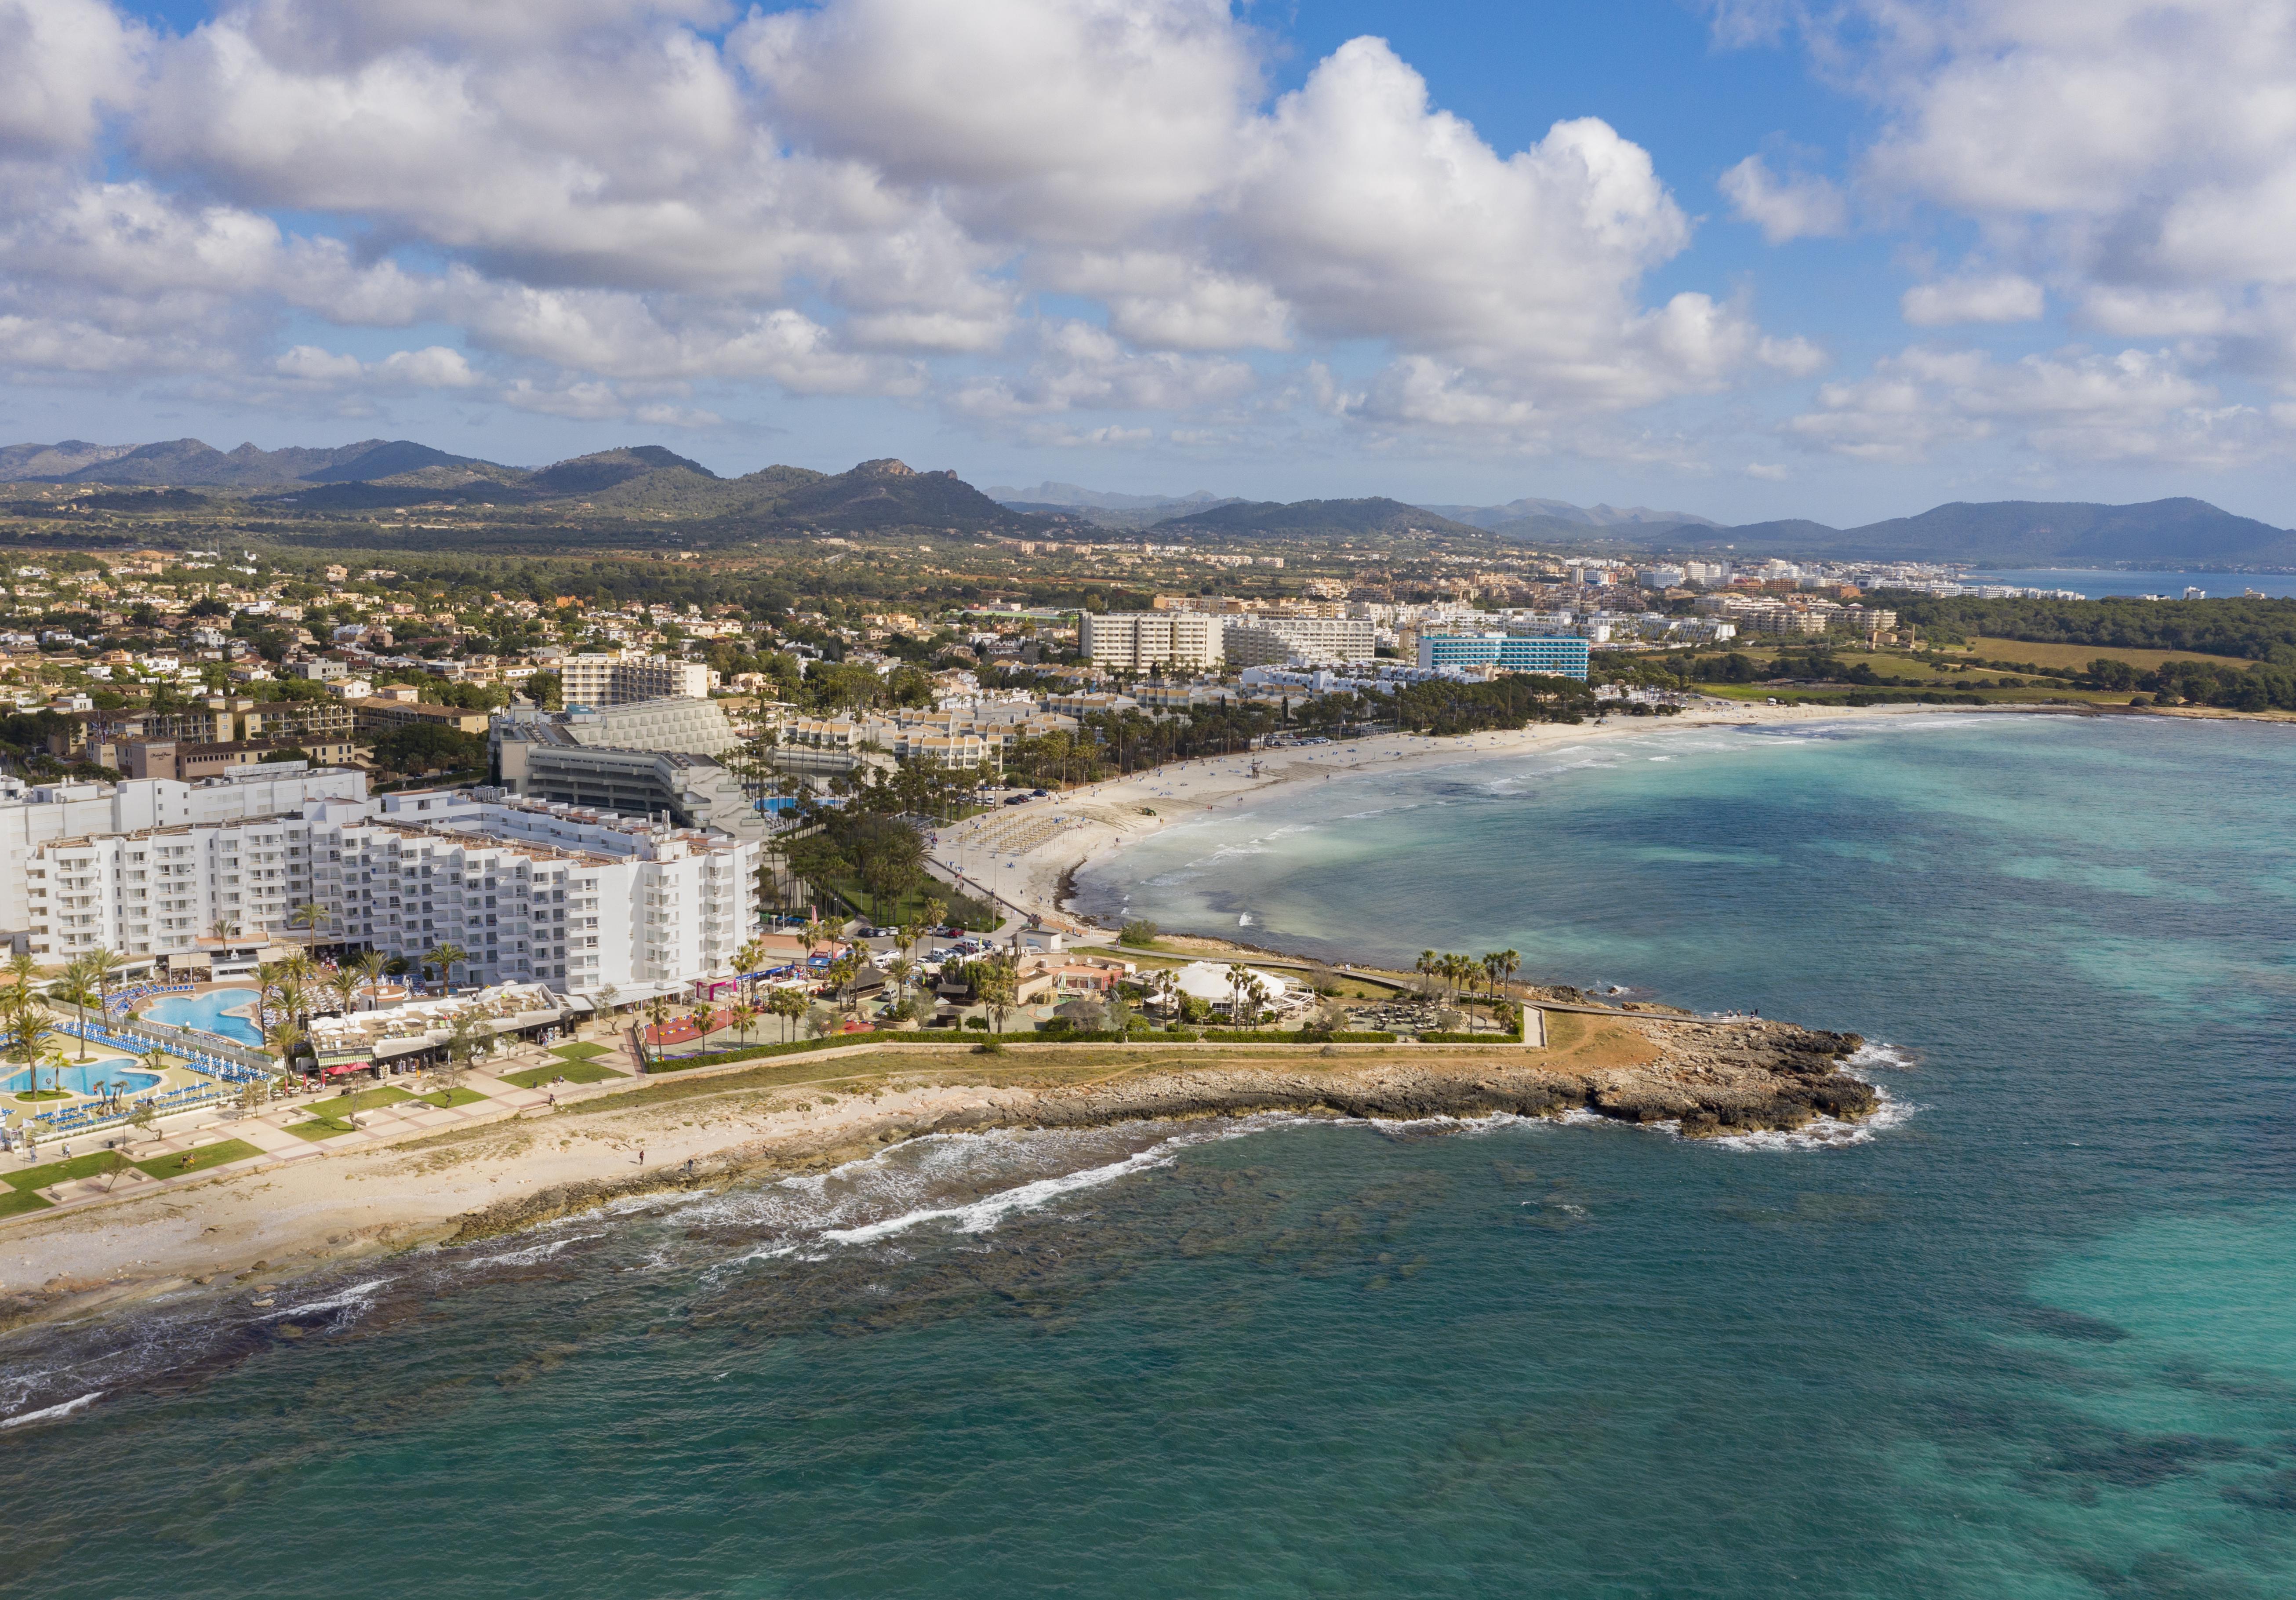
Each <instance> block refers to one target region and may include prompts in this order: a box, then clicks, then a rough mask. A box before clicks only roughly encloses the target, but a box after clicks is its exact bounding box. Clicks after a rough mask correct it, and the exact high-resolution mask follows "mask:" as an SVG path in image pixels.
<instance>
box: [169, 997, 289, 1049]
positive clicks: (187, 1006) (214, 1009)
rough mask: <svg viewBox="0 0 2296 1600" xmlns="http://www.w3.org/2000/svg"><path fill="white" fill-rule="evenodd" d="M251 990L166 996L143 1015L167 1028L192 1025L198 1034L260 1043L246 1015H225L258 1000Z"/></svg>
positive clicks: (255, 1043) (260, 1033) (257, 1032)
mask: <svg viewBox="0 0 2296 1600" xmlns="http://www.w3.org/2000/svg"><path fill="white" fill-rule="evenodd" d="M257 999H258V996H257V994H256V992H255V990H253V989H209V991H208V992H207V993H206V994H204V995H169V996H168V997H167V998H165V999H163V1000H154V1001H153V1002H152V1004H151V1005H147V1006H145V1007H144V1008H143V1014H144V1016H145V1017H147V1018H148V1019H150V1020H151V1021H152V1022H165V1023H166V1024H168V1026H169V1027H170V1028H196V1029H198V1030H200V1031H201V1032H202V1033H212V1034H214V1035H215V1036H216V1037H217V1038H227V1039H231V1040H233V1041H234V1042H235V1043H237V1044H242V1045H260V1044H262V1043H263V1033H262V1030H259V1029H258V1028H257V1027H256V1025H255V1023H254V1022H253V1021H252V1020H250V1018H247V1017H227V1016H225V1015H224V1013H225V1012H226V1011H234V1010H237V1009H239V1008H240V1007H242V1006H251V1005H254V1004H255V1002H256V1000H257Z"/></svg>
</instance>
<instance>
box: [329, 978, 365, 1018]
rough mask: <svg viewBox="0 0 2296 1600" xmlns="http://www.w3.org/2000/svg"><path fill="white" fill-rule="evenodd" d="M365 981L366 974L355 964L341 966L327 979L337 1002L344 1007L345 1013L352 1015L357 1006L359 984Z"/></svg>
mask: <svg viewBox="0 0 2296 1600" xmlns="http://www.w3.org/2000/svg"><path fill="white" fill-rule="evenodd" d="M364 981H365V973H363V972H360V971H359V970H358V968H357V967H355V966H339V967H337V968H336V969H335V974H334V976H333V977H332V978H330V979H328V980H327V989H328V991H329V992H330V993H332V995H333V996H334V997H335V1004H336V1005H340V1006H341V1007H342V1014H343V1015H345V1016H348V1015H350V1013H351V1012H352V1010H353V1009H354V1008H356V1007H357V1005H358V992H359V985H360V984H361V983H362V982H364Z"/></svg>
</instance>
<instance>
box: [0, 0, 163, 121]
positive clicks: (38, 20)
mask: <svg viewBox="0 0 2296 1600" xmlns="http://www.w3.org/2000/svg"><path fill="white" fill-rule="evenodd" d="M148 42H149V37H148V35H147V34H146V33H145V31H144V29H143V28H142V26H141V25H140V24H137V23H135V22H131V21H128V20H127V19H126V18H124V17H122V16H120V15H119V12H115V11H113V10H112V9H111V6H109V5H106V4H103V0H0V153H4V152H9V151H12V150H13V151H18V152H51V151H77V150H80V149H83V148H85V147H86V145H87V144H89V143H91V142H92V141H93V140H94V137H95V133H96V129H97V127H98V126H99V124H100V122H101V119H102V115H103V111H104V109H105V108H107V107H111V108H119V107H122V106H126V105H127V104H129V103H132V101H133V100H134V97H135V91H136V79H137V77H138V75H139V73H140V71H141V62H142V56H143V50H144V47H145V45H147V44H148Z"/></svg>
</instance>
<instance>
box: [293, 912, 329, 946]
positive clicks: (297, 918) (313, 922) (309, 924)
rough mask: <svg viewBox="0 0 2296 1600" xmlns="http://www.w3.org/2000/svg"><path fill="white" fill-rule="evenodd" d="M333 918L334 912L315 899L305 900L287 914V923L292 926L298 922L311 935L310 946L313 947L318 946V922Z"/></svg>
mask: <svg viewBox="0 0 2296 1600" xmlns="http://www.w3.org/2000/svg"><path fill="white" fill-rule="evenodd" d="M333 920H334V914H333V913H332V912H331V911H329V910H328V909H327V908H326V907H324V906H322V905H321V904H319V902H318V901H316V900H306V901H304V902H303V903H302V904H301V905H299V906H298V907H295V909H294V910H292V911H291V912H289V913H288V914H287V922H288V925H289V926H291V927H292V926H295V925H298V924H300V926H301V927H302V928H303V930H304V931H306V932H307V933H308V934H309V935H310V936H311V940H310V942H311V948H314V949H316V948H318V943H319V924H320V923H325V922H332V921H333Z"/></svg>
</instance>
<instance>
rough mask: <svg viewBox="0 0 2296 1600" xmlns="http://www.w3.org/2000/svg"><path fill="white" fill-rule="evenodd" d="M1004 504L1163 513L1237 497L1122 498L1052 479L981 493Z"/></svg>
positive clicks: (1206, 493)
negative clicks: (1030, 484) (1030, 485)
mask: <svg viewBox="0 0 2296 1600" xmlns="http://www.w3.org/2000/svg"><path fill="white" fill-rule="evenodd" d="M980 492H981V493H982V494H984V495H986V496H988V497H989V498H990V499H992V500H995V501H997V502H998V503H1000V504H1003V505H1013V504H1015V503H1019V504H1025V505H1052V506H1058V507H1060V508H1061V509H1062V510H1064V511H1163V512H1164V513H1165V514H1166V515H1168V516H1169V515H1170V514H1172V513H1175V512H1179V511H1189V510H1193V509H1194V508H1195V507H1197V506H1200V505H1228V504H1230V503H1232V502H1233V501H1234V498H1235V496H1232V495H1229V496H1221V495H1215V494H1214V493H1212V492H1211V490H1210V489H1208V488H1200V489H1197V490H1195V491H1194V492H1193V493H1192V494H1185V495H1119V494H1117V493H1114V492H1112V491H1111V490H1108V489H1096V488H1085V487H1084V486H1083V485H1081V484H1076V483H1054V482H1051V481H1049V480H1047V481H1046V482H1044V483H1040V484H1038V485H1037V487H1036V488H1003V487H1000V486H997V485H991V486H990V487H988V488H985V489H982V490H981V491H980Z"/></svg>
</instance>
